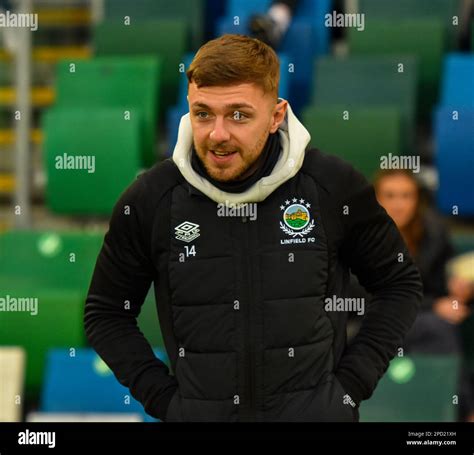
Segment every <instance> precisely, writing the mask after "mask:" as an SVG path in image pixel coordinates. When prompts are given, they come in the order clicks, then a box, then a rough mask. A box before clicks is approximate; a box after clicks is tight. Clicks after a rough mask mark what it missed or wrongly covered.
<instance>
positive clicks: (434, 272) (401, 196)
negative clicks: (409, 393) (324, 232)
mask: <svg viewBox="0 0 474 455" xmlns="http://www.w3.org/2000/svg"><path fill="white" fill-rule="evenodd" d="M374 187H375V191H376V195H377V199H378V201H379V203H380V205H382V206H383V207H384V208H385V210H386V211H387V213H388V215H389V216H390V217H391V218H392V219H393V221H394V222H395V224H396V225H397V227H398V229H399V231H400V233H401V234H402V237H403V239H404V240H405V243H406V244H407V247H408V250H409V251H410V254H411V255H412V257H413V258H414V260H415V262H416V264H417V266H418V268H419V270H420V273H421V277H422V280H423V286H424V298H423V303H422V311H421V312H420V314H419V315H418V318H417V320H416V321H415V324H414V325H413V327H412V329H411V330H410V332H409V333H408V334H407V336H406V349H408V350H411V351H417V352H426V353H436V354H442V353H454V352H459V350H460V347H459V339H458V330H457V328H458V325H459V324H460V323H461V322H462V321H464V319H466V317H467V316H468V315H469V311H470V310H469V307H468V305H467V303H468V299H469V292H466V289H467V288H468V287H469V284H468V283H464V282H462V281H460V280H459V279H457V278H455V277H451V278H449V279H448V277H447V275H446V264H447V262H448V261H449V260H450V259H451V258H452V257H453V256H454V249H453V247H452V245H451V242H450V240H449V235H448V233H447V231H446V229H445V227H444V225H443V224H442V222H441V220H440V219H439V218H438V217H437V216H436V215H435V213H434V212H433V211H432V210H430V209H428V208H427V206H426V204H425V202H424V201H423V198H422V196H421V189H420V185H419V183H418V181H417V179H416V177H415V175H414V174H413V173H412V172H411V171H408V170H399V169H397V170H384V171H381V172H380V173H379V174H377V176H376V178H375V180H374Z"/></svg>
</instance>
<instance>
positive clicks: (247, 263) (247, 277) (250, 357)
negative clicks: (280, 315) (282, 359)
mask: <svg viewBox="0 0 474 455" xmlns="http://www.w3.org/2000/svg"><path fill="white" fill-rule="evenodd" d="M242 222H243V223H245V224H246V226H245V228H244V229H245V248H244V249H243V251H244V252H246V251H247V252H248V251H249V246H250V241H249V238H250V227H249V224H248V218H247V217H246V216H243V217H242ZM251 267H252V261H251V259H250V255H249V254H247V255H246V257H245V258H244V270H243V273H244V289H245V297H246V300H245V301H246V305H245V311H246V315H245V323H246V327H245V329H246V330H245V332H244V333H245V343H246V346H245V350H246V357H247V367H248V371H247V387H248V388H247V390H248V393H249V420H250V421H256V409H255V371H254V370H255V359H254V357H255V356H254V350H253V348H252V334H253V331H252V317H251V315H252V311H251V310H252V308H251V295H252V294H251Z"/></svg>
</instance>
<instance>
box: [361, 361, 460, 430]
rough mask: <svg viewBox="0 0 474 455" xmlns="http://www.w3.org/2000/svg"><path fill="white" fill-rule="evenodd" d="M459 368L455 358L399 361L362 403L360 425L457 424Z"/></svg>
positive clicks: (458, 362)
mask: <svg viewBox="0 0 474 455" xmlns="http://www.w3.org/2000/svg"><path fill="white" fill-rule="evenodd" d="M459 366H460V359H459V358H458V357H456V356H440V355H438V356H435V355H422V354H416V355H415V354H413V355H405V356H404V357H396V358H395V359H393V360H392V362H391V363H390V367H389V369H388V370H387V372H386V373H385V375H384V376H383V377H382V379H381V380H380V382H379V384H378V386H377V388H376V390H375V392H374V394H373V395H372V397H371V398H370V399H369V400H367V401H363V402H362V403H361V406H360V409H359V413H360V420H361V422H452V421H455V420H456V417H457V408H458V405H456V404H454V403H453V397H454V395H457V394H458V393H459V392H458V376H459V373H458V372H459Z"/></svg>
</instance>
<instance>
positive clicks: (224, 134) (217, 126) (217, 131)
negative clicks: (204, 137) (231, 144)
mask: <svg viewBox="0 0 474 455" xmlns="http://www.w3.org/2000/svg"><path fill="white" fill-rule="evenodd" d="M209 137H210V139H211V140H212V141H213V142H214V143H220V142H226V141H228V140H229V139H230V134H229V132H228V131H227V130H226V129H225V125H224V119H223V118H222V117H220V118H219V117H217V118H216V121H215V122H214V125H213V129H212V131H211V134H210V135H209Z"/></svg>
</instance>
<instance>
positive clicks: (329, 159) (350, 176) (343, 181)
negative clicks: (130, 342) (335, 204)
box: [301, 148, 368, 199]
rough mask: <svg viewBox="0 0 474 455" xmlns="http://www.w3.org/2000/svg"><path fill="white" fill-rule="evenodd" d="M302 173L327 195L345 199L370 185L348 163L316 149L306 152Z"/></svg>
mask: <svg viewBox="0 0 474 455" xmlns="http://www.w3.org/2000/svg"><path fill="white" fill-rule="evenodd" d="M301 172H303V173H305V174H308V175H309V176H311V177H312V178H313V180H315V181H316V183H317V184H318V185H319V186H321V187H322V188H323V189H324V190H325V191H326V192H327V193H329V194H331V195H333V196H334V197H336V198H337V199H344V198H345V197H347V196H348V195H349V194H350V193H352V192H354V191H357V190H358V189H360V188H363V187H365V186H367V185H368V182H367V180H366V178H365V177H364V176H363V175H362V174H361V173H360V172H359V171H357V170H356V169H355V168H354V166H352V165H351V164H350V163H348V162H347V161H345V160H343V159H342V158H339V157H338V156H335V155H331V154H329V153H325V152H322V151H321V150H319V149H316V148H309V149H307V150H306V153H305V158H304V161H303V166H302V167H301Z"/></svg>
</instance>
